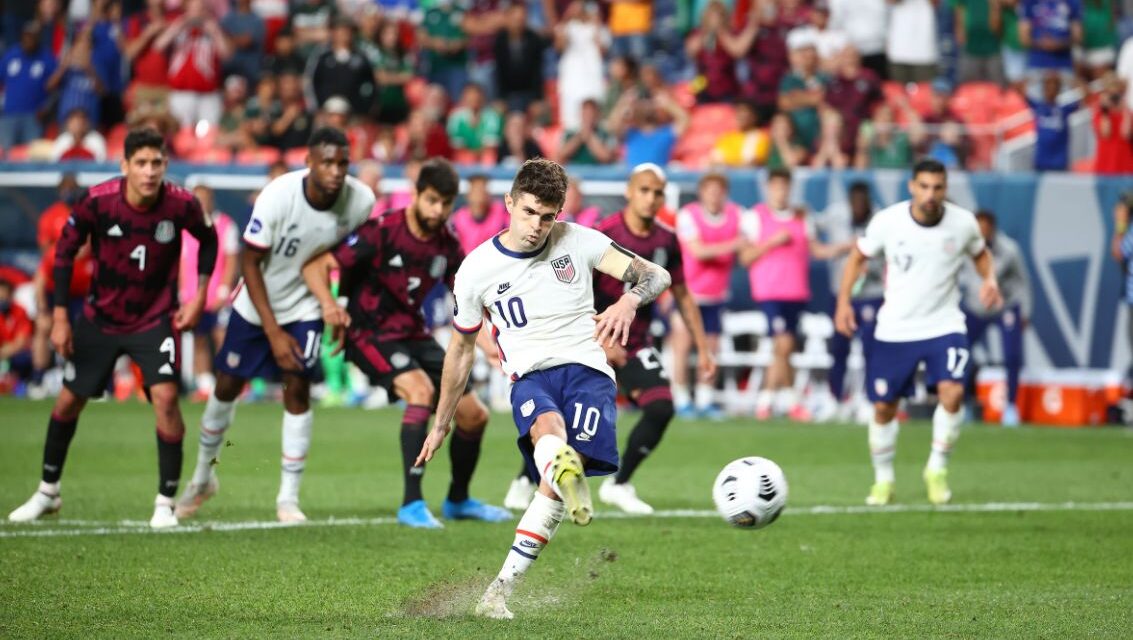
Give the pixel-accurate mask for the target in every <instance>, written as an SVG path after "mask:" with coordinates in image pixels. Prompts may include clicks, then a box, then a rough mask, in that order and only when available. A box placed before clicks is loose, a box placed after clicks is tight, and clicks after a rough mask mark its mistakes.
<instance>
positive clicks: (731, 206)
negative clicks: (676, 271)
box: [681, 202, 740, 304]
mask: <svg viewBox="0 0 1133 640" xmlns="http://www.w3.org/2000/svg"><path fill="white" fill-rule="evenodd" d="M684 210H685V211H686V212H687V213H688V214H689V215H690V216H692V220H693V222H695V223H696V235H697V238H698V240H699V241H700V242H701V243H702V244H706V245H710V244H720V243H723V242H730V241H732V240H735V239H736V237H737V236H738V235H739V233H740V206H739V205H737V204H736V203H734V202H727V203H725V204H724V211H723V212H722V217H721V219H719V220H713V219H712V217H711V216H709V215H708V214H707V213H706V212H705V211H704V207H702V206H701V205H700V203H699V202H693V203H691V204H689V205H686V206H685V208H684ZM681 244H682V246H681V253H682V254H683V255H684V272H685V282H686V283H687V284H688V290H689V291H690V292H691V293H692V296H693V297H694V298H696V301H697V302H701V303H706V304H718V303H721V302H726V301H727V300H728V291H729V281H730V279H731V274H732V267H733V266H735V264H736V255H735V254H734V253H730V254H728V255H723V256H717V257H715V258H709V259H707V260H700V259H698V258H696V257H695V256H694V255H693V254H692V252H691V251H690V250H689V249H688V248H687V247H685V246H684V244H685V243H683V242H682V243H681Z"/></svg>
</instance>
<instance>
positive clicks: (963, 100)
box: [949, 82, 1002, 124]
mask: <svg viewBox="0 0 1133 640" xmlns="http://www.w3.org/2000/svg"><path fill="white" fill-rule="evenodd" d="M1001 96H1002V91H1001V90H1000V88H999V85H997V84H995V83H992V82H969V83H967V84H962V85H960V86H959V87H958V88H957V89H956V93H955V94H954V95H953V96H952V100H951V101H950V102H949V106H950V107H951V108H952V110H953V111H954V112H956V114H957V115H959V116H960V118H961V119H962V120H963V121H964V122H966V123H968V124H989V123H991V122H994V121H995V114H996V112H997V111H998V110H999V103H1000V100H1001Z"/></svg>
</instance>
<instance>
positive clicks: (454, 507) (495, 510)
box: [441, 478, 526, 522]
mask: <svg viewBox="0 0 1133 640" xmlns="http://www.w3.org/2000/svg"><path fill="white" fill-rule="evenodd" d="M524 479H525V480H526V478H524ZM441 515H443V516H444V517H445V519H446V520H481V521H483V522H507V521H508V520H511V519H512V517H513V516H512V514H511V512H510V511H508V510H507V509H501V508H500V507H496V506H492V505H490V504H484V503H483V502H480V501H479V500H477V499H475V498H469V499H467V500H465V501H463V502H452V501H450V500H445V502H444V504H443V505H442V506H441Z"/></svg>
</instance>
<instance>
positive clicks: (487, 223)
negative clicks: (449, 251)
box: [449, 200, 508, 255]
mask: <svg viewBox="0 0 1133 640" xmlns="http://www.w3.org/2000/svg"><path fill="white" fill-rule="evenodd" d="M449 220H450V221H451V222H452V228H453V230H455V231H456V237H457V239H459V240H460V247H461V248H462V249H464V255H468V254H469V253H471V252H472V250H473V249H475V248H476V247H478V246H480V245H482V244H484V243H485V242H486V241H488V240H489V239H491V237H492V236H494V235H496V234H497V233H499V232H500V231H503V230H504V229H506V228H507V225H508V213H507V207H505V206H504V203H503V202H500V201H499V200H493V201H492V204H491V205H490V206H489V207H488V215H486V216H484V218H483V219H482V220H477V219H476V218H473V217H472V212H471V211H470V210H469V209H468V207H461V208H460V209H458V210H457V211H456V212H455V213H453V214H452V217H451V218H449Z"/></svg>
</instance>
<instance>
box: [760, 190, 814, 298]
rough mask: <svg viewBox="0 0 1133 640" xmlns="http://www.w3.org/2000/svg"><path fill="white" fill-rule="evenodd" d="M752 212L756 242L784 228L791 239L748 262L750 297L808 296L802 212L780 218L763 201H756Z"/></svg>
mask: <svg viewBox="0 0 1133 640" xmlns="http://www.w3.org/2000/svg"><path fill="white" fill-rule="evenodd" d="M755 214H756V215H757V216H759V238H758V240H757V241H758V242H765V241H766V240H767V239H768V238H770V237H771V236H773V235H775V234H777V233H779V232H780V231H784V230H785V231H787V233H789V234H790V236H791V241H790V242H789V243H787V244H785V245H782V246H779V247H775V248H774V249H772V250H771V251H768V252H767V253H765V254H763V256H761V257H760V258H759V260H756V261H755V262H754V263H753V264H752V265H751V268H750V270H749V271H748V276H749V278H750V282H751V295H752V298H753V299H754V300H755V301H756V302H763V301H767V300H775V301H784V302H805V301H807V300H810V278H809V268H810V246H809V245H810V242H809V240H808V239H807V233H806V220H805V219H804V218H803V217H801V216H792V217H790V218H789V219H787V220H783V219H781V218H779V217H777V216H776V215H775V214H774V213H772V212H771V209H770V208H769V207H768V206H767V205H765V204H758V205H756V206H755Z"/></svg>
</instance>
